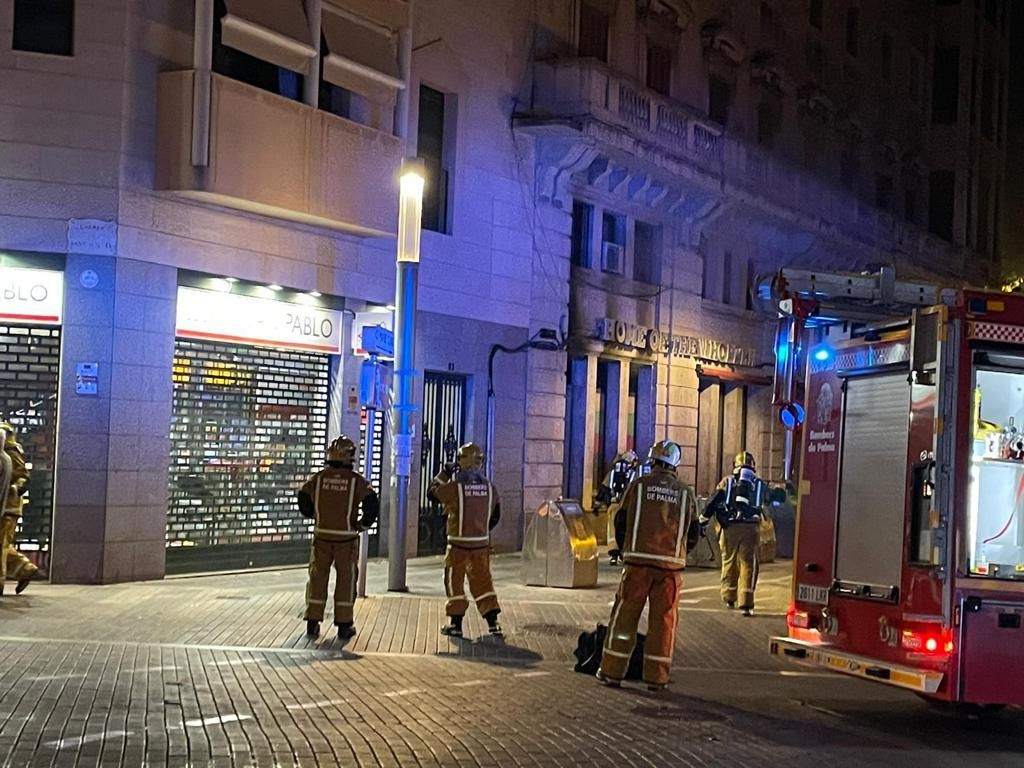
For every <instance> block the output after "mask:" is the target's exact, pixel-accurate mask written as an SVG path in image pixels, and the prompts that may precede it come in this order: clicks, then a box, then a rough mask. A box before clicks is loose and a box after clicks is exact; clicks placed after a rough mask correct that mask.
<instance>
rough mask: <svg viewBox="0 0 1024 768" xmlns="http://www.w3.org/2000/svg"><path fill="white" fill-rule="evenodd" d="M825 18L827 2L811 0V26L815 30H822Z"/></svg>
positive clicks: (809, 19)
mask: <svg viewBox="0 0 1024 768" xmlns="http://www.w3.org/2000/svg"><path fill="white" fill-rule="evenodd" d="M824 16H825V0H811V12H810V16H809V18H808V21H810V22H811V26H812V27H814V28H815V29H821V28H822V22H823V20H824Z"/></svg>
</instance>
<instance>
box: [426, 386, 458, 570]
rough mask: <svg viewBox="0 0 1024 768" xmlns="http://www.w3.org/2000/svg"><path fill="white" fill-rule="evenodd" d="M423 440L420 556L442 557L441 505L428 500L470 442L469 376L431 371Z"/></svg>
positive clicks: (443, 523) (444, 540) (443, 536)
mask: <svg viewBox="0 0 1024 768" xmlns="http://www.w3.org/2000/svg"><path fill="white" fill-rule="evenodd" d="M422 435H423V441H422V446H421V448H420V513H419V536H418V547H417V553H418V554H420V555H438V554H441V553H442V552H444V550H445V547H446V546H447V543H448V537H447V534H446V532H445V515H444V510H443V509H442V507H441V505H440V504H437V503H436V502H433V501H431V500H430V499H429V498H427V491H428V490H429V489H430V481H431V480H432V479H433V478H434V476H435V475H436V474H437V473H438V472H440V471H441V467H442V466H444V465H445V464H451V463H453V462H454V461H455V456H456V454H457V452H458V450H459V446H460V445H462V444H463V442H465V439H466V377H465V376H461V375H459V374H453V373H432V372H427V373H426V375H425V376H424V378H423V432H422Z"/></svg>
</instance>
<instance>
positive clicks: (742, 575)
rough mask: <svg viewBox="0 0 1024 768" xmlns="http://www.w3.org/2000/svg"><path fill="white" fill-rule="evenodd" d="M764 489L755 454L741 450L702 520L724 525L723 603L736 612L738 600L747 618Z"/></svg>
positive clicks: (751, 608)
mask: <svg viewBox="0 0 1024 768" xmlns="http://www.w3.org/2000/svg"><path fill="white" fill-rule="evenodd" d="M763 489H764V483H763V482H762V481H761V480H759V479H758V477H757V472H756V467H755V464H754V456H753V454H751V453H750V452H749V451H740V452H739V453H737V454H736V458H735V460H734V461H733V472H732V474H731V475H727V476H726V477H725V478H723V479H722V482H721V483H719V484H718V488H717V490H716V493H715V495H714V496H713V497H712V499H711V501H710V502H709V503H708V506H707V510H706V511H705V513H704V515H703V516H702V518H701V522H703V523H706V522H707V521H709V520H710V518H711V517H712V516H714V517H715V518H716V519H717V520H718V524H719V525H720V526H721V529H722V532H721V534H720V535H719V547H720V549H721V551H722V602H724V603H725V605H726V607H727V608H729V609H733V608H735V607H736V602H737V600H739V604H740V609H741V610H742V611H743V615H744V616H751V615H753V612H754V590H755V589H756V588H757V572H758V561H757V550H758V546H759V544H760V538H761V517H762V512H761V504H762V503H763V501H762V498H761V497H762V495H763Z"/></svg>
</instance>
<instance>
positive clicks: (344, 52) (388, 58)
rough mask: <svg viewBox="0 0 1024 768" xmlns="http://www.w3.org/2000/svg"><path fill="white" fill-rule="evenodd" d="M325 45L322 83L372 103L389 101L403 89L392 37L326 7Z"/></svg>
mask: <svg viewBox="0 0 1024 768" xmlns="http://www.w3.org/2000/svg"><path fill="white" fill-rule="evenodd" d="M323 11H324V12H323V33H324V39H325V40H326V42H327V56H326V57H325V58H324V80H327V81H328V82H331V83H334V84H335V85H339V86H341V87H342V88H346V89H348V90H350V91H353V92H355V93H358V94H360V95H362V96H366V97H367V98H369V99H371V100H373V101H380V100H386V99H389V98H392V97H393V96H394V92H395V91H396V90H398V89H400V88H405V81H403V80H402V76H401V72H400V71H399V69H398V46H397V40H396V36H395V34H393V33H391V32H389V31H388V30H386V29H384V28H383V27H379V26H377V25H375V24H372V23H370V22H366V23H365V24H364V23H360V22H359V21H356V20H355V19H354V18H352V17H350V16H346V15H344V14H342V13H339V12H336V11H335V10H333V9H332V8H330V7H329V6H326V5H325V6H324V9H323Z"/></svg>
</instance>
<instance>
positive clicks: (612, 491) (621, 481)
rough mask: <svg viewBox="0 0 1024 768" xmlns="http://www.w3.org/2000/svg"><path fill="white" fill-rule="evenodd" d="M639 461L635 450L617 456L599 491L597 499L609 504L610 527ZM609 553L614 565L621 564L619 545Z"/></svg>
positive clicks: (633, 477) (612, 525)
mask: <svg viewBox="0 0 1024 768" xmlns="http://www.w3.org/2000/svg"><path fill="white" fill-rule="evenodd" d="M639 463H640V459H639V458H638V457H637V455H636V452H635V451H626V452H625V453H620V454H619V455H618V456H616V457H615V461H614V462H612V468H611V469H610V470H609V471H608V474H607V475H605V478H604V481H603V482H602V483H601V487H600V489H598V491H597V501H598V502H599V503H601V504H606V505H608V521H609V523H611V525H609V528H614V521H615V515H616V513H617V512H618V511H619V506H620V504H621V502H622V494H624V493H625V492H626V488H628V487H629V484H630V483H631V482H633V480H634V479H635V477H636V474H637V467H638V465H639ZM608 555H609V557H610V558H611V564H612V565H619V563H621V562H622V551H621V550H620V549H618V548H617V547H616V548H613V549H611V550H609V551H608Z"/></svg>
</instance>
